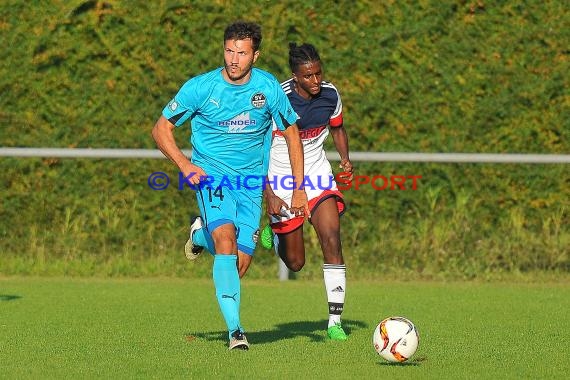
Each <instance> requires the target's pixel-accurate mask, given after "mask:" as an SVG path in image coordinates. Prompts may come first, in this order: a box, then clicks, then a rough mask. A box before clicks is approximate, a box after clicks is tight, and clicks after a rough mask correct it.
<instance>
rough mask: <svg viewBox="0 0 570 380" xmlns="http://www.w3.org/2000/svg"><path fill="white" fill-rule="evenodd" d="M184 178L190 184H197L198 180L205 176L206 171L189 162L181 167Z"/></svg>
mask: <svg viewBox="0 0 570 380" xmlns="http://www.w3.org/2000/svg"><path fill="white" fill-rule="evenodd" d="M181 172H182V174H183V175H184V178H186V180H187V181H188V182H190V183H191V184H192V185H198V184H199V183H200V181H201V180H202V179H203V178H205V177H206V172H205V171H204V169H202V168H201V167H199V166H197V165H194V164H193V163H189V164H188V165H187V166H186V167H185V168H184V169H181Z"/></svg>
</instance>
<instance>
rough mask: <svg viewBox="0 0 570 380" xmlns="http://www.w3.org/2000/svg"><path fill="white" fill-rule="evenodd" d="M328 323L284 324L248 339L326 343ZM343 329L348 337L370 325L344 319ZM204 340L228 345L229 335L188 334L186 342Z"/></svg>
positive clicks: (257, 342)
mask: <svg viewBox="0 0 570 380" xmlns="http://www.w3.org/2000/svg"><path fill="white" fill-rule="evenodd" d="M327 323H328V321H327V320H325V319H323V320H319V321H297V322H290V323H282V324H278V325H275V327H274V328H273V329H271V330H266V331H246V335H247V339H248V340H249V341H250V343H254V344H264V343H273V342H278V341H280V340H284V339H293V338H297V337H300V336H304V337H307V338H309V339H310V341H311V342H317V343H318V342H325V341H326V340H327V339H328V338H327V334H326V326H327ZM342 327H343V328H344V331H346V333H347V334H348V335H350V333H351V331H353V330H358V329H361V328H367V327H368V325H367V324H366V323H364V322H362V321H355V320H351V319H343V321H342ZM196 338H198V339H204V340H207V341H222V342H223V343H224V344H226V343H227V340H228V333H227V332H225V331H211V332H206V333H189V334H186V340H187V341H189V342H191V341H192V340H194V339H196Z"/></svg>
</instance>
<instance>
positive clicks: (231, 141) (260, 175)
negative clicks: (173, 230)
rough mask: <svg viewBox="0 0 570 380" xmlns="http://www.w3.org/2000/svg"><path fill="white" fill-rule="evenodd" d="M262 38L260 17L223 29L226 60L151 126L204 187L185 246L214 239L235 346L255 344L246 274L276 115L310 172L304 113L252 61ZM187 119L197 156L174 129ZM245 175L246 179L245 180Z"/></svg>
mask: <svg viewBox="0 0 570 380" xmlns="http://www.w3.org/2000/svg"><path fill="white" fill-rule="evenodd" d="M261 39H262V36H261V28H260V26H259V25H257V24H255V23H249V22H241V21H240V22H236V23H233V24H231V25H229V26H228V27H227V28H226V30H225V32H224V45H223V49H224V66H223V67H219V68H216V69H214V70H212V71H209V72H207V73H205V74H202V75H198V76H196V77H194V78H191V79H190V80H188V81H187V82H186V83H185V84H184V85H183V86H182V87H181V88H180V90H179V91H178V93H177V94H176V95H175V96H174V98H173V99H172V100H171V101H170V102H169V103H168V104H167V105H166V107H164V109H163V111H162V116H160V118H159V119H158V121H157V122H156V124H155V126H154V128H153V130H152V136H153V138H154V140H155V141H156V143H157V146H158V148H159V149H160V150H161V151H162V152H163V153H164V155H165V156H166V157H168V158H169V159H170V160H171V161H172V162H173V163H174V164H176V165H177V167H178V168H179V170H180V172H181V173H182V174H183V175H184V176H185V177H186V178H187V180H188V182H189V183H190V184H192V185H195V187H196V188H197V190H196V197H197V202H198V206H199V209H200V217H199V218H197V219H196V220H195V221H194V223H193V224H192V228H191V236H190V240H189V244H187V246H188V247H189V250H186V253H187V256H188V257H189V258H191V259H192V258H195V257H196V256H197V255H198V254H199V253H200V252H201V250H202V248H203V247H207V248H208V250H209V251H210V253H212V255H213V256H214V262H213V270H212V272H213V280H214V286H215V289H216V298H217V300H218V304H219V306H220V309H221V312H222V315H223V317H224V320H225V322H226V325H227V328H228V335H229V349H248V348H249V342H248V341H247V338H246V336H245V331H244V328H243V326H242V324H241V321H240V312H239V306H240V296H241V290H240V278H241V277H242V276H243V275H244V274H245V272H246V271H247V268H248V267H249V265H250V263H251V259H252V255H253V252H254V249H255V246H256V242H257V237H258V234H259V221H260V217H261V205H262V197H263V195H262V191H263V181H264V179H265V176H266V174H267V167H268V158H269V149H270V144H271V136H272V121H274V123H275V125H276V126H277V129H278V130H280V131H281V132H282V134H283V136H284V138H285V139H286V141H287V146H288V154H289V157H290V165H291V167H292V168H293V175H294V176H295V177H296V178H303V176H304V173H303V148H302V145H301V141H300V138H299V131H298V127H297V125H296V121H297V114H296V113H295V111H294V110H293V108H292V107H291V104H290V102H289V100H288V98H287V96H286V95H285V93H284V92H283V89H282V88H281V86H280V85H279V82H278V81H277V80H276V79H275V77H273V75H271V74H270V73H268V72H265V71H263V70H259V69H257V68H253V64H254V63H255V61H256V60H257V59H258V57H259V53H260V52H259V46H260V44H261ZM188 120H191V130H192V136H191V144H192V148H193V151H192V160H191V161H190V160H189V159H188V158H187V157H186V156H185V155H184V153H183V152H182V151H181V150H180V149H179V148H178V146H177V145H176V141H175V138H174V133H173V131H174V129H175V128H177V127H180V126H181V125H183V124H184V123H185V122H186V121H188ZM246 176H248V178H249V179H250V180H249V181H248V183H247V186H240V184H239V183H238V182H239V181H241V180H242V179H243V178H244V177H246ZM204 178H207V181H204ZM256 181H257V182H256ZM289 211H290V212H292V213H294V214H296V215H303V214H304V213H305V212H308V204H307V195H306V193H305V192H304V191H303V190H299V189H296V190H295V192H294V194H293V201H292V203H291V207H290V209H289Z"/></svg>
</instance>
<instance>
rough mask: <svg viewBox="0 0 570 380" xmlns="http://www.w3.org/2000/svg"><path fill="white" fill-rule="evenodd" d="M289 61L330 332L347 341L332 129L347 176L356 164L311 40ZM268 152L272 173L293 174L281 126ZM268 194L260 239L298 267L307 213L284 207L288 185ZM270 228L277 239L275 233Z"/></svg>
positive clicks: (287, 86) (289, 198)
mask: <svg viewBox="0 0 570 380" xmlns="http://www.w3.org/2000/svg"><path fill="white" fill-rule="evenodd" d="M289 66H290V68H291V72H292V74H293V76H292V78H291V79H289V80H287V81H285V82H283V83H282V84H281V86H282V87H283V89H284V91H285V93H286V94H287V96H288V97H289V100H290V102H291V105H292V106H293V109H294V110H295V112H296V113H297V114H298V115H299V119H298V120H297V125H298V126H299V133H300V136H301V141H302V142H303V149H304V160H305V162H304V166H305V170H304V171H305V179H304V184H305V191H306V192H307V196H308V198H309V211H310V214H308V215H307V216H309V217H310V218H309V219H308V220H309V221H310V222H311V224H312V225H313V227H314V228H315V231H316V233H317V236H318V238H319V242H320V244H321V249H322V253H323V259H324V264H323V275H324V282H325V289H326V294H327V301H328V310H329V321H328V326H327V335H328V337H329V338H330V339H332V340H337V341H343V340H347V335H346V333H345V331H344V329H343V328H342V324H341V318H340V317H341V313H342V311H343V309H344V299H345V292H346V267H345V264H344V259H343V256H342V246H341V241H340V215H341V214H342V213H343V212H344V209H345V204H344V201H343V195H342V194H341V193H340V191H339V190H338V188H337V186H336V183H335V181H334V178H333V174H332V168H331V165H330V163H329V161H328V160H327V157H326V154H325V151H324V148H323V144H324V141H325V140H326V138H327V137H328V135H329V132H330V134H331V135H332V137H333V141H334V144H335V147H336V149H337V151H338V153H339V155H340V159H341V161H340V167H341V169H342V170H343V176H344V177H343V179H346V180H347V181H350V180H352V176H353V174H352V171H353V167H352V163H351V161H350V158H349V150H348V137H347V134H346V131H345V129H344V125H343V114H342V102H341V99H340V95H339V93H338V91H337V89H336V87H335V86H334V85H333V84H332V83H330V82H327V81H324V80H323V68H322V65H321V59H320V57H319V53H318V52H317V50H316V49H315V47H314V46H313V45H310V44H303V45H301V46H297V45H296V44H290V46H289ZM270 154H271V160H270V164H269V172H268V177H269V179H270V180H271V179H273V178H286V177H287V176H290V175H291V174H292V170H291V169H292V167H291V165H290V162H289V159H288V152H287V144H286V140H285V138H284V135H283V133H282V132H281V131H279V130H276V131H274V138H273V142H272V146H271V153H270ZM265 197H266V202H267V213H268V214H269V215H270V218H271V228H265V229H264V230H263V231H262V233H261V241H262V244H263V245H264V246H269V247H270V246H271V244H272V242H273V241H276V242H277V248H276V250H277V253H278V254H279V256H280V257H281V259H282V260H283V262H284V263H285V264H286V265H287V267H288V268H289V269H290V270H292V271H294V272H297V271H299V270H301V268H303V266H304V265H305V246H304V240H303V223H304V221H305V220H306V219H307V218H303V217H299V216H297V215H295V214H292V213H290V212H286V210H287V209H288V208H289V207H290V205H291V204H292V202H293V197H294V194H293V192H292V191H291V190H290V189H288V188H286V187H284V186H277V187H275V188H272V187H271V186H266V188H265ZM271 229H272V230H273V232H274V233H275V234H276V236H277V239H273V238H272V234H271ZM267 242H268V243H267Z"/></svg>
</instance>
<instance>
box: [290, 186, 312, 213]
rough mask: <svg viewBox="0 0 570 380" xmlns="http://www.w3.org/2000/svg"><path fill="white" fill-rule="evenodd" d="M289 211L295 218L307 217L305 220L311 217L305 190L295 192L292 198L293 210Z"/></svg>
mask: <svg viewBox="0 0 570 380" xmlns="http://www.w3.org/2000/svg"><path fill="white" fill-rule="evenodd" d="M289 211H290V212H291V213H292V214H295V216H305V219H308V218H310V217H311V211H310V210H309V201H308V198H307V193H306V192H305V190H299V189H295V190H293V197H292V198H291V208H289Z"/></svg>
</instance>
